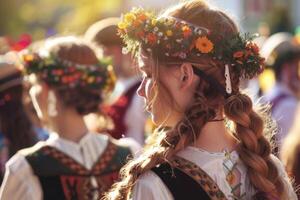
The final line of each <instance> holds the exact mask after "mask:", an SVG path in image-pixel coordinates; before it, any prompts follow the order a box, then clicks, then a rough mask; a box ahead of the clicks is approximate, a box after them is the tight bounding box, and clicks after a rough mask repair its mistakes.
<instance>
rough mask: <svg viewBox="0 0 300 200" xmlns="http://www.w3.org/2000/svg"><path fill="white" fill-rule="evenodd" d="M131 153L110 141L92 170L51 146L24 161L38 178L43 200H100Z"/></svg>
mask: <svg viewBox="0 0 300 200" xmlns="http://www.w3.org/2000/svg"><path fill="white" fill-rule="evenodd" d="M130 154H131V152H130V149H129V148H128V147H122V146H117V145H116V144H114V143H112V142H109V143H108V145H107V148H106V149H105V151H104V152H103V153H102V155H101V156H100V157H99V159H98V161H97V162H96V163H95V164H94V166H93V167H92V169H91V170H87V169H86V168H85V167H84V166H82V165H80V164H79V163H77V162H76V161H75V160H74V159H72V158H71V157H69V156H68V155H66V154H64V153H63V152H61V151H59V150H57V149H55V148H54V147H50V146H42V147H41V148H39V149H37V150H35V151H33V152H31V153H29V154H27V155H26V156H25V158H26V160H27V161H28V163H29V164H30V166H31V167H32V169H33V172H34V174H35V175H36V176H37V177H38V178H39V181H40V184H41V187H42V190H43V197H44V200H54V199H55V200H85V199H93V197H97V198H98V197H99V198H100V197H101V196H102V195H103V193H104V192H105V191H107V190H108V189H109V188H110V186H111V185H112V184H113V183H114V181H115V180H116V179H117V178H118V174H119V170H120V168H121V167H122V166H123V165H124V164H125V162H126V160H127V158H128V156H129V155H130ZM25 178H26V177H25Z"/></svg>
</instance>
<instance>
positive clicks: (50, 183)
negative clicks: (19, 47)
mask: <svg viewBox="0 0 300 200" xmlns="http://www.w3.org/2000/svg"><path fill="white" fill-rule="evenodd" d="M23 60H24V73H25V75H26V77H27V79H28V80H29V82H30V84H31V88H30V90H29V93H30V97H31V99H32V102H33V105H34V108H35V110H36V111H37V114H38V117H39V118H40V119H41V121H42V122H43V124H44V125H45V126H47V128H48V129H49V131H50V132H51V134H50V137H49V139H48V140H46V141H44V142H39V143H37V144H36V145H34V146H33V147H31V148H28V149H23V150H21V151H19V152H18V153H17V154H16V155H15V156H13V157H12V158H11V159H10V160H9V161H8V162H7V164H6V169H5V176H4V181H3V184H2V186H1V190H0V199H3V200H5V199H18V200H21V199H23V200H35V199H36V200H40V199H45V200H46V199H49V200H50V199H51V200H52V199H78V200H83V199H99V198H100V197H101V196H102V194H103V192H104V191H106V190H107V189H108V188H109V187H110V186H111V184H112V183H113V182H114V181H115V180H116V178H117V177H118V173H119V170H120V168H121V166H123V165H124V164H125V162H126V159H127V156H129V155H130V154H132V152H133V151H135V150H136V147H137V146H136V143H133V142H131V141H128V140H127V141H121V142H120V141H115V140H113V139H111V138H109V137H108V136H106V135H104V134H96V133H92V132H90V131H88V128H87V126H86V124H85V123H84V120H83V116H84V115H86V114H89V113H93V112H97V111H98V109H99V104H101V103H102V102H103V99H104V98H105V96H106V95H108V94H109V92H110V91H111V89H112V87H113V85H114V76H113V74H112V71H111V66H110V65H109V63H107V62H106V61H105V59H104V58H102V57H98V55H97V54H96V51H94V50H93V48H92V47H91V46H90V45H89V44H87V43H86V42H84V41H81V40H80V39H78V38H76V37H60V38H54V39H48V40H46V42H45V43H44V44H43V45H41V47H40V48H38V49H36V50H35V49H34V50H30V51H28V52H27V53H24V55H23ZM124 143H126V145H125V144H124ZM130 144H133V145H135V146H130ZM134 148H135V149H134Z"/></svg>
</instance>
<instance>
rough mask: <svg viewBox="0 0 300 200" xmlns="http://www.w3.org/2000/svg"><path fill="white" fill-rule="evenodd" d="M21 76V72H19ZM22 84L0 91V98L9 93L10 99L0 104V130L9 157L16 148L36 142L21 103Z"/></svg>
mask: <svg viewBox="0 0 300 200" xmlns="http://www.w3.org/2000/svg"><path fill="white" fill-rule="evenodd" d="M19 76H20V78H21V74H19ZM23 91H24V89H23V86H22V84H20V85H16V86H14V87H11V88H8V89H6V90H4V91H2V92H0V99H2V98H3V96H4V95H6V94H10V96H11V100H10V101H9V102H7V103H6V104H5V105H4V106H0V132H1V134H3V135H4V137H5V138H6V139H7V140H8V149H9V157H11V156H13V155H14V154H15V153H16V152H17V151H18V150H20V149H23V148H26V147H30V146H32V145H34V144H35V143H36V142H37V136H36V134H35V132H34V130H33V125H32V123H31V121H30V118H29V116H28V114H27V112H26V109H25V107H24V104H23Z"/></svg>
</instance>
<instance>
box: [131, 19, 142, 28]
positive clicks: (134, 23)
mask: <svg viewBox="0 0 300 200" xmlns="http://www.w3.org/2000/svg"><path fill="white" fill-rule="evenodd" d="M140 24H141V22H140V21H139V20H135V21H134V22H133V26H134V27H138V26H139V25H140Z"/></svg>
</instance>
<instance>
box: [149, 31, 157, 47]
mask: <svg viewBox="0 0 300 200" xmlns="http://www.w3.org/2000/svg"><path fill="white" fill-rule="evenodd" d="M147 40H148V42H149V43H150V44H152V45H153V44H155V43H156V40H157V37H156V35H155V34H153V33H149V34H148V35H147Z"/></svg>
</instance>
